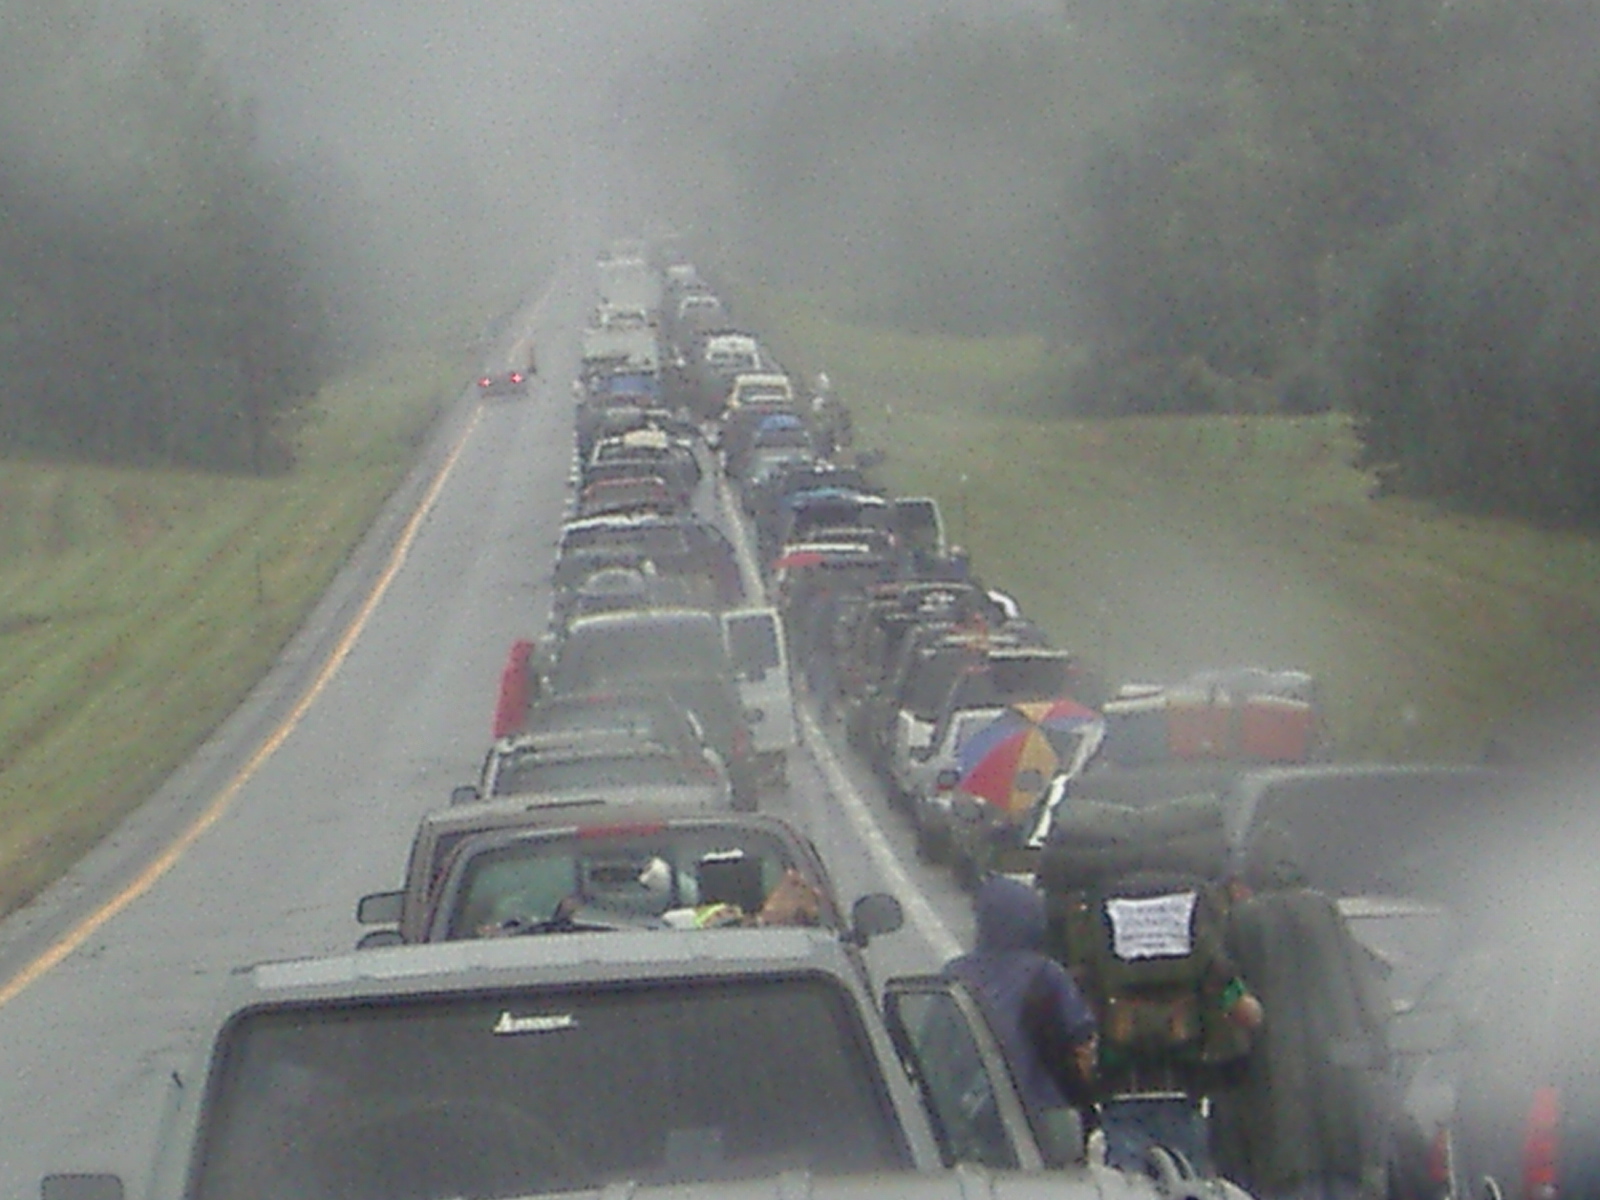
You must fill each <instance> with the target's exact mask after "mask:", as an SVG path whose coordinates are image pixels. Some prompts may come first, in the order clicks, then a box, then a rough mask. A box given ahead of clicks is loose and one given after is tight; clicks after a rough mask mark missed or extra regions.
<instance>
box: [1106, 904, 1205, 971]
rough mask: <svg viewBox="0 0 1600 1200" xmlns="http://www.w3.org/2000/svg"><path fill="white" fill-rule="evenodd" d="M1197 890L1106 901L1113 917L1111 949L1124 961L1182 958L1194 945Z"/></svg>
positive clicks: (1109, 913) (1107, 913)
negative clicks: (1136, 898)
mask: <svg viewBox="0 0 1600 1200" xmlns="http://www.w3.org/2000/svg"><path fill="white" fill-rule="evenodd" d="M1198 895H1199V894H1198V893H1196V892H1178V893H1175V894H1173V895H1170V896H1150V897H1148V898H1145V899H1139V900H1132V899H1126V898H1124V899H1117V900H1107V901H1106V915H1107V916H1109V917H1110V918H1111V950H1112V952H1113V953H1114V954H1115V955H1116V956H1117V957H1118V958H1120V959H1122V961H1123V962H1134V961H1136V960H1138V959H1141V958H1182V957H1183V956H1184V955H1186V954H1188V953H1189V952H1190V951H1191V950H1192V949H1193V948H1194V935H1193V932H1192V929H1193V923H1194V905H1195V901H1196V899H1198Z"/></svg>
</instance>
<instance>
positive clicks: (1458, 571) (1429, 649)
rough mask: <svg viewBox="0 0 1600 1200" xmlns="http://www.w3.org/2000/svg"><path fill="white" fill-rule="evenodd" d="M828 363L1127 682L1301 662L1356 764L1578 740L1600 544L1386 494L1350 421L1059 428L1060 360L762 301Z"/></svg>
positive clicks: (976, 529) (877, 429)
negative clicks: (1046, 393) (1046, 391)
mask: <svg viewBox="0 0 1600 1200" xmlns="http://www.w3.org/2000/svg"><path fill="white" fill-rule="evenodd" d="M740 301H741V304H740V311H741V313H742V314H744V315H745V316H746V318H747V319H748V320H749V321H750V323H751V324H752V326H753V327H755V328H757V329H761V330H763V331H772V333H773V334H774V335H775V336H774V340H775V341H776V343H777V347H776V348H777V350H778V352H779V354H780V357H782V358H783V359H784V361H785V362H787V363H789V364H790V365H791V367H792V368H799V369H803V370H805V371H806V372H807V373H810V372H814V371H816V370H817V369H825V370H826V371H827V372H828V374H829V375H830V377H831V378H832V379H833V380H834V383H835V385H836V387H837V389H838V391H839V393H840V395H841V396H842V397H843V398H844V399H845V401H846V402H847V403H849V404H850V406H851V409H852V411H853V413H854V415H855V417H856V425H857V429H858V431H859V436H858V439H857V443H858V445H859V446H862V447H881V448H883V449H884V450H885V451H886V452H887V453H888V456H889V457H888V462H887V464H886V466H885V468H884V473H885V477H886V479H887V480H888V482H889V483H890V486H891V487H892V489H893V490H894V491H895V492H896V493H900V494H913V493H916V494H932V495H934V496H937V497H938V498H939V500H940V503H941V506H942V507H943V509H944V512H945V516H946V521H947V523H948V524H949V526H950V529H951V533H952V537H953V539H954V540H956V541H958V542H959V543H961V544H963V545H965V546H966V547H967V548H968V549H969V551H970V552H971V555H972V559H973V563H974V565H975V567H976V569H977V570H978V571H979V572H980V573H981V574H982V576H983V577H984V578H985V579H987V580H988V581H989V582H990V583H991V584H992V585H993V586H999V587H1003V588H1005V589H1007V590H1008V591H1012V592H1014V593H1015V594H1016V595H1017V597H1018V598H1019V599H1020V600H1021V601H1022V603H1023V605H1024V607H1025V608H1026V609H1027V611H1029V612H1030V613H1031V614H1032V615H1033V616H1034V617H1035V618H1036V619H1037V620H1038V621H1039V622H1040V623H1041V624H1042V625H1043V626H1044V627H1045V628H1046V629H1048V630H1049V631H1050V633H1051V635H1052V637H1053V638H1054V639H1055V641H1056V643H1057V644H1058V645H1061V646H1065V647H1068V648H1073V649H1077V650H1079V651H1080V652H1081V653H1083V654H1084V655H1085V656H1086V657H1087V658H1088V659H1089V660H1091V661H1092V662H1094V663H1095V664H1097V665H1098V666H1100V667H1101V668H1102V669H1103V670H1104V671H1105V673H1106V674H1107V676H1108V678H1110V679H1112V680H1135V679H1149V680H1154V681H1162V680H1169V679H1174V678H1178V677H1181V676H1182V675H1184V674H1186V673H1188V672H1190V671H1192V670H1196V669H1200V668H1204V667H1215V666H1223V665H1233V664H1245V663H1249V664H1257V665H1263V666H1275V667H1300V668H1303V669H1306V670H1309V671H1311V672H1313V673H1314V674H1315V675H1316V676H1317V678H1318V680H1319V682H1320V686H1321V688H1322V694H1323V697H1324V701H1325V706H1326V711H1327V716H1328V723H1329V729H1330V733H1331V735H1332V738H1333V741H1334V745H1335V748H1336V753H1337V754H1338V756H1339V757H1341V758H1346V759H1362V758H1381V759H1471V758H1475V757H1478V756H1480V755H1481V754H1482V753H1483V752H1484V749H1485V747H1486V745H1487V743H1488V742H1489V740H1490V739H1491V738H1493V739H1495V740H1496V741H1498V742H1500V743H1502V744H1506V743H1514V742H1517V741H1520V740H1522V739H1525V738H1533V737H1541V736H1547V737H1549V738H1551V739H1554V740H1555V741H1556V743H1557V744H1556V746H1555V747H1551V748H1571V747H1567V746H1562V745H1561V743H1562V741H1563V740H1564V739H1566V740H1570V739H1572V738H1574V737H1576V736H1577V733H1576V726H1577V722H1576V718H1577V717H1578V716H1579V715H1580V709H1582V708H1583V707H1585V706H1586V705H1587V703H1588V700H1589V697H1590V694H1591V692H1592V690H1593V682H1594V680H1595V679H1596V677H1597V673H1600V620H1597V616H1600V541H1597V540H1596V539H1594V538H1591V537H1585V536H1578V535H1573V534H1565V533H1554V532H1546V531H1540V530H1534V529H1530V528H1528V527H1526V526H1522V525H1518V524H1514V523H1511V522H1505V521H1496V520H1488V519H1482V518H1475V517H1467V516H1462V515H1460V514H1456V513H1451V512H1447V511H1443V510H1441V509H1439V508H1437V507H1434V506H1429V505H1422V504H1416V503H1410V502H1406V501H1402V500H1394V499H1374V498H1372V490H1373V489H1372V480H1371V479H1370V478H1369V477H1368V476H1367V475H1366V474H1365V473H1364V472H1362V471H1360V470H1357V469H1356V468H1355V467H1354V466H1353V465H1352V463H1353V461H1354V456H1355V450H1356V442H1355V438H1354V435H1353V433H1352V431H1351V429H1350V427H1349V425H1348V423H1347V422H1346V421H1345V420H1344V419H1342V418H1340V417H1337V416H1320V417H1311V418H1283V417H1204V418H1150V419H1124V420H1116V421H1084V420H1070V419H1063V418H1060V417H1049V416H1041V415H1039V414H1040V413H1041V411H1042V410H1043V409H1045V408H1046V407H1047V406H1046V405H1045V404H1042V403H1041V399H1040V393H1041V384H1040V382H1039V381H1040V380H1041V379H1044V378H1048V376H1049V374H1050V373H1049V372H1048V371H1047V366H1048V355H1047V348H1046V346H1045V345H1044V343H1043V342H1042V341H1041V340H1038V339H1029V338H1011V339H984V340H977V339H974V340H963V339H959V338H948V337H912V336H908V335H905V334H898V333H887V332H878V331H874V330H871V329H863V328H861V327H857V326H850V325H846V324H844V323H842V322H840V321H837V320H835V319H833V318H832V317H831V316H830V315H829V314H828V313H826V312H825V311H824V310H822V309H820V308H818V307H817V306H814V305H810V304H807V303H804V302H800V301H796V300H793V299H790V298H784V297H775V296H772V295H769V294H761V293H757V294H754V295H750V296H746V295H744V294H743V293H741V295H740Z"/></svg>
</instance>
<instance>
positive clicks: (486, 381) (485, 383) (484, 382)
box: [478, 375, 494, 387]
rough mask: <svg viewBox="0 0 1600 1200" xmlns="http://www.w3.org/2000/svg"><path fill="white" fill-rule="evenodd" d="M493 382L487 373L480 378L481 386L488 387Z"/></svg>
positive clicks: (479, 384) (479, 383)
mask: <svg viewBox="0 0 1600 1200" xmlns="http://www.w3.org/2000/svg"><path fill="white" fill-rule="evenodd" d="M492 382H494V381H493V380H491V379H490V378H489V377H488V376H487V375H485V376H484V377H483V378H482V379H480V380H478V386H479V387H488V386H489V385H490V384H491V383H492Z"/></svg>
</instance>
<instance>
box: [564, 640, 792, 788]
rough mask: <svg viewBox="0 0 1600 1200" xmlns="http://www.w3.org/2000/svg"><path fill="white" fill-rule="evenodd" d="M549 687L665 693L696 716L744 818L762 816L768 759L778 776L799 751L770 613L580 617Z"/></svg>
mask: <svg viewBox="0 0 1600 1200" xmlns="http://www.w3.org/2000/svg"><path fill="white" fill-rule="evenodd" d="M548 682H549V687H548V689H547V690H548V691H549V692H550V693H551V694H554V695H561V694H564V693H570V692H592V691H599V690H603V689H605V688H608V687H627V688H630V689H632V690H643V691H658V692H661V693H663V694H665V695H667V696H669V697H670V698H671V699H672V701H673V702H674V703H676V704H679V705H681V706H682V707H684V708H686V709H688V710H690V711H691V712H693V713H694V714H695V715H696V717H698V718H699V720H700V722H701V724H702V726H703V727H704V728H705V731H706V737H707V741H709V742H710V744H711V746H712V747H713V748H714V749H715V750H716V751H717V753H718V754H720V755H721V756H722V759H723V761H724V762H725V763H726V764H727V766H728V772H729V775H730V776H731V777H732V781H733V801H734V806H735V807H736V808H741V809H745V810H749V809H753V808H755V806H756V804H757V803H758V797H759V787H760V777H761V773H762V770H763V759H764V758H765V759H766V760H767V761H768V764H769V765H768V769H769V771H770V772H774V773H775V772H776V771H777V770H778V763H779V762H780V761H781V760H782V759H784V758H786V755H787V750H788V748H789V747H790V746H791V745H792V744H793V741H794V732H793V731H794V723H793V716H792V702H791V701H789V699H788V673H787V662H786V659H785V657H784V655H783V652H782V642H781V630H780V629H779V628H778V626H777V621H776V618H775V617H774V616H773V615H772V614H771V613H770V611H769V610H760V609H751V610H738V611H735V612H726V613H722V614H716V613H711V612H707V611H705V610H702V609H687V608H684V609H674V608H661V609H653V610H650V611H647V612H617V613H602V614H599V615H597V616H592V617H581V618H579V619H577V620H575V621H573V622H572V623H571V624H569V625H568V626H567V630H566V633H565V635H564V636H563V637H562V638H561V640H560V642H559V643H558V645H557V647H556V650H555V659H554V663H553V665H552V667H551V670H550V678H549V681H548ZM752 726H755V727H757V729H759V733H758V732H757V731H756V729H753V728H752ZM769 735H770V740H769Z"/></svg>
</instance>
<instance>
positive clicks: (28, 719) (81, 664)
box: [0, 352, 468, 912]
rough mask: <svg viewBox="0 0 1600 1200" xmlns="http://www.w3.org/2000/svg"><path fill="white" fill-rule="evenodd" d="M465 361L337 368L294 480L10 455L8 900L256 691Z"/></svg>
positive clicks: (426, 359) (150, 785)
mask: <svg viewBox="0 0 1600 1200" xmlns="http://www.w3.org/2000/svg"><path fill="white" fill-rule="evenodd" d="M467 370H468V366H467V363H466V361H465V360H464V359H461V360H460V361H452V360H451V358H450V357H449V356H446V355H433V354H429V353H425V352H419V353H417V354H416V355H414V356H411V357H409V358H399V359H395V358H391V359H388V360H386V361H384V362H383V363H382V364H380V365H376V366H373V367H371V368H368V369H366V370H364V371H361V372H358V373H355V374H352V375H350V376H347V377H345V378H343V379H340V380H339V381H337V382H336V383H335V384H334V385H332V386H330V387H329V388H327V389H326V390H325V392H324V394H323V395H322V396H321V397H320V398H319V401H320V408H321V416H320V417H319V419H318V420H317V421H316V422H315V423H314V424H313V425H312V426H311V428H310V429H309V430H308V431H307V433H306V435H305V438H304V452H303V458H302V463H301V466H300V468H299V469H298V470H297V471H296V472H295V473H294V474H292V475H290V476H287V477H285V478H281V479H266V480H259V479H242V478H236V477H228V476H219V475H209V474H201V473H196V472H179V471H131V470H111V469H101V468H92V467H83V466H55V465H50V464H41V463H0V912H4V911H7V910H9V909H11V908H13V907H15V906H16V905H17V904H18V903H20V902H21V901H23V900H25V899H26V898H27V897H28V896H30V895H32V894H33V893H34V892H36V891H37V890H38V889H39V888H40V887H41V886H43V885H44V884H45V883H48V882H49V881H50V880H52V879H54V878H55V877H56V876H57V875H58V874H60V872H61V871H62V870H63V869H64V868H65V867H66V866H67V865H69V864H70V863H71V862H72V861H73V860H74V859H76V858H77V857H78V856H79V855H81V854H82V853H83V851H84V850H85V849H87V848H88V847H89V846H91V845H92V844H93V843H94V842H95V841H97V840H98V839H99V838H100V837H101V836H102V835H103V834H104V833H105V832H106V831H107V830H108V829H109V828H111V827H112V826H113V825H114V824H115V823H116V821H118V820H119V819H120V818H121V817H122V816H124V815H125V814H126V813H127V812H129V811H130V810H131V809H132V808H133V807H135V806H136V805H137V804H138V803H139V802H140V801H141V800H143V799H144V798H145V797H146V796H148V795H149V794H150V793H151V792H152V791H153V790H154V789H155V788H156V787H157V786H159V784H160V783H161V781H162V780H163V779H164V778H165V777H166V776H167V775H168V774H169V773H170V772H171V771H172V770H173V769H174V768H175V767H176V766H177V764H178V763H180V762H181V761H182V760H183V759H184V758H185V757H186V756H187V755H188V754H189V753H190V751H192V750H193V749H194V748H195V747H196V746H197V745H198V744H199V743H200V742H201V741H202V740H203V739H204V738H205V736H206V735H207V734H208V733H209V732H210V731H211V730H212V729H213V728H215V727H216V725H217V724H218V723H219V722H220V721H221V720H222V719H223V718H224V717H225V716H227V714H228V713H229V712H230V711H231V710H232V709H233V708H234V706H235V705H236V704H237V703H238V702H239V700H240V699H242V698H243V696H244V694H245V693H246V692H247V691H248V690H249V688H250V687H251V685H252V684H253V683H255V681H256V680H257V679H258V678H260V676H261V674H262V673H263V672H264V671H265V669H266V668H267V667H268V666H269V665H270V664H271V662H272V660H273V658H274V657H275V656H276V654H277V651H278V649H279V648H280V647H281V645H282V644H283V642H284V641H285V640H286V639H287V638H288V637H289V635H290V634H291V633H293V632H294V630H295V629H297V628H298V627H299V625H300V624H301V622H302V621H303V619H304V617H305V615H306V613H307V612H308V611H309V609H310V607H311V605H312V604H313V603H314V602H315V601H316V599H317V597H318V596H319V595H320V594H321V593H322V591H323V590H324V589H325V588H326V586H327V584H328V582H329V580H330V579H331V578H332V576H333V574H334V572H335V571H337V570H338V568H339V566H340V564H341V563H342V562H343V561H344V559H345V557H346V555H347V554H348V552H349V550H350V548H351V547H352V546H353V545H354V544H355V542H356V541H357V540H358V539H359V538H360V536H361V534H362V533H363V532H364V531H365V529H366V528H367V526H368V525H369V524H370V523H371V520H372V518H373V516H374V515H375V514H376V512H377V510H378V508H379V507H380V505H381V504H382V502H383V500H384V499H385V498H386V497H387V496H388V495H389V493H390V492H391V491H392V490H393V488H394V486H395V485H396V483H397V482H398V481H399V480H400V478H401V477H402V475H403V474H404V473H405V471H406V470H407V469H408V468H409V467H410V465H411V463H412V462H413V461H414V460H415V457H416V450H417V446H418V444H419V440H420V438H421V437H422V436H423V435H424V433H425V432H426V430H427V427H428V425H429V424H430V422H431V420H432V418H433V416H434V415H435V414H436V413H437V412H438V410H439V407H440V405H441V403H442V402H443V401H444V400H445V399H446V398H448V397H451V396H453V395H454V394H455V392H456V390H457V389H458V388H459V387H460V385H461V382H462V380H463V378H464V377H465V374H466V372H467Z"/></svg>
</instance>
